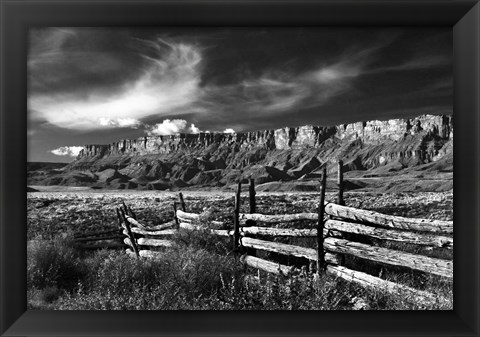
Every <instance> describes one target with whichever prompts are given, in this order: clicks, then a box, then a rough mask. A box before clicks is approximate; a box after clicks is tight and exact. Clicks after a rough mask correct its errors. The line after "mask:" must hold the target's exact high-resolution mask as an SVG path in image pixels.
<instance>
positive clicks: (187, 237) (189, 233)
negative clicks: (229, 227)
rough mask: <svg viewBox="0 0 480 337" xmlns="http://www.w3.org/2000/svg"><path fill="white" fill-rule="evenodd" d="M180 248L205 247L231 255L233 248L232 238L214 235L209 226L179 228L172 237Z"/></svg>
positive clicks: (210, 250) (213, 251)
mask: <svg viewBox="0 0 480 337" xmlns="http://www.w3.org/2000/svg"><path fill="white" fill-rule="evenodd" d="M172 240H173V241H174V243H175V245H176V246H177V247H178V249H184V248H186V247H190V248H192V249H195V248H196V249H203V250H207V251H209V252H212V253H217V254H221V255H229V254H230V251H231V250H232V242H231V240H230V238H226V237H222V236H218V235H213V234H211V233H210V232H209V229H208V228H205V229H200V230H187V229H181V228H180V229H179V231H178V232H177V233H175V235H174V236H173V237H172Z"/></svg>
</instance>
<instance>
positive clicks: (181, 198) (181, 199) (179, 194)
mask: <svg viewBox="0 0 480 337" xmlns="http://www.w3.org/2000/svg"><path fill="white" fill-rule="evenodd" d="M178 197H179V198H180V204H181V205H182V211H184V212H186V211H187V207H186V206H185V200H183V194H182V192H180V193H178ZM175 214H176V213H175Z"/></svg>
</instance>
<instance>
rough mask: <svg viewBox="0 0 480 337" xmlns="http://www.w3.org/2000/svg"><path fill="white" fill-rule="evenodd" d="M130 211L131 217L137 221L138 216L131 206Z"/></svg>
mask: <svg viewBox="0 0 480 337" xmlns="http://www.w3.org/2000/svg"><path fill="white" fill-rule="evenodd" d="M128 211H129V212H130V215H131V217H132V218H134V219H135V220H137V215H136V214H135V212H133V209H132V208H131V207H130V206H128Z"/></svg>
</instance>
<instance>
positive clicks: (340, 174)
mask: <svg viewBox="0 0 480 337" xmlns="http://www.w3.org/2000/svg"><path fill="white" fill-rule="evenodd" d="M337 180H338V181H337V182H338V197H337V204H339V205H342V206H345V200H344V199H343V189H344V184H343V161H342V160H339V161H338V179H337Z"/></svg>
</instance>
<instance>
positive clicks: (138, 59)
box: [28, 28, 452, 146]
mask: <svg viewBox="0 0 480 337" xmlns="http://www.w3.org/2000/svg"><path fill="white" fill-rule="evenodd" d="M451 41H452V35H451V31H450V30H447V29H421V28H418V29H417V28H409V29H399V28H389V29H377V28H375V29H373V28H371V29H370V28H358V29H357V28H315V29H310V28H308V29H307V28H305V29H302V28H292V29H290V28H289V29H280V28H271V29H263V28H258V29H253V28H252V29H245V28H232V29H220V28H219V29H204V28H203V29H175V28H172V29H153V28H150V29H127V28H125V29H104V28H88V29H87V28H48V29H41V30H32V32H31V34H30V48H29V58H28V74H29V102H28V103H29V117H30V120H31V122H32V123H31V124H32V127H30V128H29V132H30V135H31V137H33V138H34V137H35V134H36V133H38V132H39V130H40V129H42V128H43V129H45V128H50V129H52V128H57V129H59V130H61V129H65V130H69V132H66V134H75V135H77V136H75V137H76V139H83V138H84V139H85V141H84V142H83V143H88V142H89V140H88V139H89V138H85V137H83V138H82V134H83V135H85V136H86V135H87V134H88V135H89V137H90V139H92V135H93V136H94V137H93V138H101V137H100V136H98V137H95V135H99V134H101V135H102V137H103V138H104V139H110V138H113V137H118V138H124V137H125V135H126V134H128V135H134V136H141V135H144V134H168V133H175V132H194V133H195V132H199V131H200V130H202V131H205V130H210V131H223V130H225V129H234V130H235V131H246V130H254V129H265V128H277V127H282V126H287V125H288V126H293V125H302V124H323V125H326V124H332V123H335V124H336V123H342V122H352V121H358V120H366V119H387V118H398V117H402V116H413V115H418V114H421V113H426V112H428V113H451V110H452V69H451V60H452V43H451ZM72 132H73V133H72ZM60 138H61V137H60ZM47 142H48V141H47ZM55 143H57V142H55ZM52 144H53V142H52ZM77 144H80V143H75V144H71V145H72V146H75V145H77ZM64 145H65V144H64Z"/></svg>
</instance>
